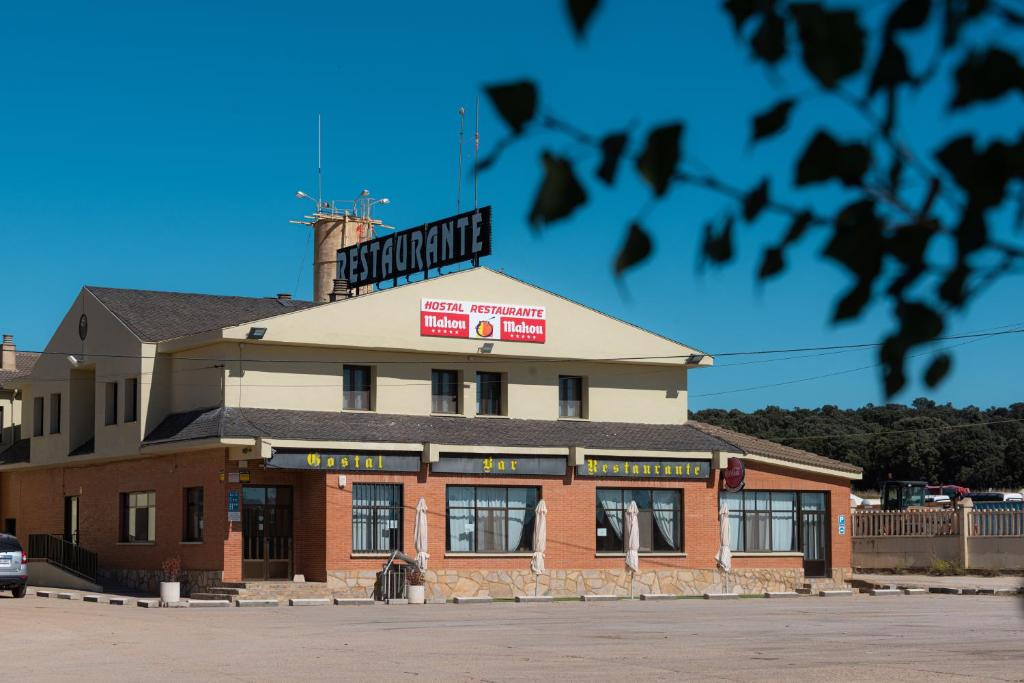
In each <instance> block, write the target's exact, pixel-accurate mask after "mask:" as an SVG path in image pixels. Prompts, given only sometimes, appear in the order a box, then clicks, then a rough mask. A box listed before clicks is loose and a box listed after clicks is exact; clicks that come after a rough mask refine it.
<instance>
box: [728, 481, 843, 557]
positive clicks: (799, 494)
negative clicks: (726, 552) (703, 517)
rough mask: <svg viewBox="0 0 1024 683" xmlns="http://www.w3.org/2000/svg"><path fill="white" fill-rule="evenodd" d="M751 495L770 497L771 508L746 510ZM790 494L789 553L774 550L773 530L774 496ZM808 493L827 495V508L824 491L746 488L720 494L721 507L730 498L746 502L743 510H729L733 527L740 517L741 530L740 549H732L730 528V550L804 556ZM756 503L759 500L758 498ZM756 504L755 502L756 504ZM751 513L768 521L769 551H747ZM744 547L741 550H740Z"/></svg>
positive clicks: (739, 534)
mask: <svg viewBox="0 0 1024 683" xmlns="http://www.w3.org/2000/svg"><path fill="white" fill-rule="evenodd" d="M748 494H752V495H754V496H756V495H757V494H768V507H767V508H766V509H765V510H758V509H756V507H755V509H753V510H750V511H748V510H747V495H748ZM773 494H774V495H789V496H793V508H792V510H793V520H792V525H791V532H790V533H791V535H792V539H793V540H792V543H791V544H790V548H789V550H775V549H774V547H775V538H774V536H775V527H774V519H773V517H774V514H775V512H776V511H775V510H773V509H772V495H773ZM806 494H825V501H826V506H827V502H828V496H827V494H826V492H823V491H797V490H783V489H744V490H742V491H737V492H731V491H719V496H718V504H719V507H720V506H721V505H722V504H723V503H726V504H727V505H728V503H727V502H726V501H727V496H740V498H741V500H742V501H743V508H742V509H741V510H733V509H732V507H731V506H730V507H729V518H730V527H731V520H732V518H733V517H734V516H737V515H738V517H739V529H738V532H737V535H736V538H737V548H732V542H731V528H730V544H729V545H730V550H732V552H734V553H758V554H786V553H803V550H804V549H803V536H802V534H801V517H802V512H803V496H804V495H806ZM755 500H756V499H755ZM755 505H756V503H755ZM748 512H749V513H750V516H757V517H764V518H766V520H767V522H766V523H767V527H768V547H767V548H754V549H750V548H748V547H747V546H748V543H747V540H748V539H747V536H748V531H747V517H748ZM740 548H742V549H740Z"/></svg>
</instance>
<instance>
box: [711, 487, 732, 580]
mask: <svg viewBox="0 0 1024 683" xmlns="http://www.w3.org/2000/svg"><path fill="white" fill-rule="evenodd" d="M718 525H719V528H718V553H717V554H716V555H715V562H716V563H717V564H718V567H719V568H720V569H721V570H722V572H724V574H723V578H724V580H725V592H726V593H728V592H729V570H731V569H732V550H730V548H729V506H728V505H726V504H725V503H724V502H723V503H722V507H721V508H719V510H718Z"/></svg>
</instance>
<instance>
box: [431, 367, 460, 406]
mask: <svg viewBox="0 0 1024 683" xmlns="http://www.w3.org/2000/svg"><path fill="white" fill-rule="evenodd" d="M459 389H460V386H459V372H458V370H433V371H431V373H430V412H432V413H451V414H454V413H458V412H459Z"/></svg>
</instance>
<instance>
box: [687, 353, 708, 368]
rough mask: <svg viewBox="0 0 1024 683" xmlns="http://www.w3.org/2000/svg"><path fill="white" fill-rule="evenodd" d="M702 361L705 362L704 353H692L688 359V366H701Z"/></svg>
mask: <svg viewBox="0 0 1024 683" xmlns="http://www.w3.org/2000/svg"><path fill="white" fill-rule="evenodd" d="M702 360H704V354H703V353H691V354H690V355H689V356H688V357H687V359H686V364H687V365H700V362H701V361H702Z"/></svg>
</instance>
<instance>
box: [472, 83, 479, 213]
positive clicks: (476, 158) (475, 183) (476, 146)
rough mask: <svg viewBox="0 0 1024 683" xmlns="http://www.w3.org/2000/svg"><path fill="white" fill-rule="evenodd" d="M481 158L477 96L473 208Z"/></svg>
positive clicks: (475, 202) (475, 201)
mask: <svg viewBox="0 0 1024 683" xmlns="http://www.w3.org/2000/svg"><path fill="white" fill-rule="evenodd" d="M479 156H480V96H479V95H477V96H476V133H475V134H474V135H473V208H474V209H475V208H476V206H477V199H476V187H477V182H476V177H477V167H478V166H479V165H480V164H479V161H478V158H479Z"/></svg>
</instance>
